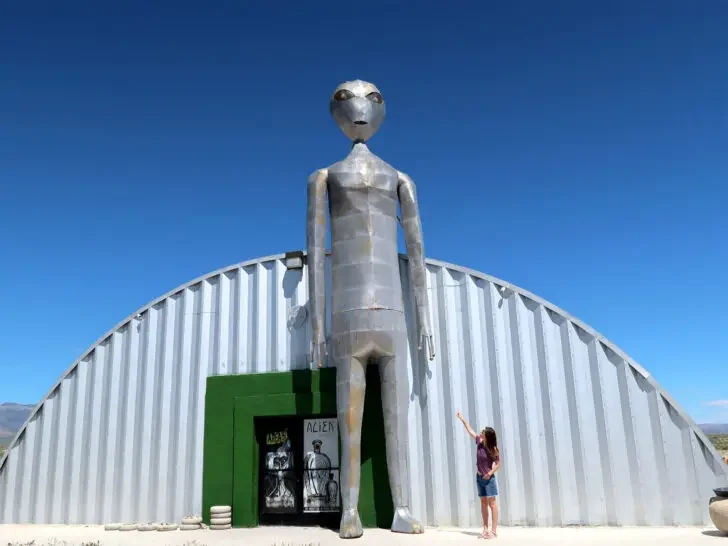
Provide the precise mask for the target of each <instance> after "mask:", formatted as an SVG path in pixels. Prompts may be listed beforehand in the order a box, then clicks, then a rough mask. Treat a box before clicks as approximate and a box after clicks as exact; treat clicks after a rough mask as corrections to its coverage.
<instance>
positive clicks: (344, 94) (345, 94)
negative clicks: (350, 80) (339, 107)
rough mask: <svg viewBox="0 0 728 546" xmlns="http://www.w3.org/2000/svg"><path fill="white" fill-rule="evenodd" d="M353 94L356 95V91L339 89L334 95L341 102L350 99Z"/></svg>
mask: <svg viewBox="0 0 728 546" xmlns="http://www.w3.org/2000/svg"><path fill="white" fill-rule="evenodd" d="M353 96H354V93H352V92H351V91H349V90H348V89H339V90H338V91H337V92H336V94H335V95H334V100H337V101H339V102H341V101H344V100H349V99H350V98H351V97H353Z"/></svg>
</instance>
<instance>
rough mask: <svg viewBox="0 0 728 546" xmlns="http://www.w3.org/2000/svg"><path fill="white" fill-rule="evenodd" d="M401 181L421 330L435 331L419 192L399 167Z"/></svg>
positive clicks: (404, 227)
mask: <svg viewBox="0 0 728 546" xmlns="http://www.w3.org/2000/svg"><path fill="white" fill-rule="evenodd" d="M398 176H399V184H398V187H397V194H398V195H399V205H400V208H401V209H402V229H403V230H404V241H405V245H406V247H407V256H408V258H409V270H410V282H411V283H412V291H413V293H414V296H415V304H416V309H417V320H418V321H419V326H420V329H421V331H424V332H426V334H427V335H431V334H432V330H431V329H430V314H429V302H428V296H427V269H426V268H425V253H424V243H423V241H422V224H421V222H420V212H419V208H418V205H417V192H416V190H415V183H414V182H413V181H412V179H411V178H410V177H409V176H407V175H406V174H404V173H403V172H399V171H398Z"/></svg>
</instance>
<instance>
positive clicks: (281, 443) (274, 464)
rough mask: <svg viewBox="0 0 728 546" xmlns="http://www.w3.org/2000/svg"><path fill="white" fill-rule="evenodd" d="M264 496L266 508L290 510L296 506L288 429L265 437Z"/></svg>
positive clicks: (294, 478)
mask: <svg viewBox="0 0 728 546" xmlns="http://www.w3.org/2000/svg"><path fill="white" fill-rule="evenodd" d="M265 444H266V445H265V451H266V453H265V470H264V477H263V480H264V482H263V483H264V485H263V488H264V497H265V508H266V509H267V510H271V511H284V512H285V511H290V510H295V508H296V493H295V488H296V476H295V474H294V472H293V470H294V468H293V461H294V457H293V451H292V450H291V441H290V439H289V438H288V430H287V429H284V430H275V431H270V432H268V433H267V434H266V437H265Z"/></svg>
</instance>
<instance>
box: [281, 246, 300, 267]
mask: <svg viewBox="0 0 728 546" xmlns="http://www.w3.org/2000/svg"><path fill="white" fill-rule="evenodd" d="M285 260H286V262H285V263H286V269H303V260H304V256H303V252H302V251H300V250H294V251H293V252H286V258H285Z"/></svg>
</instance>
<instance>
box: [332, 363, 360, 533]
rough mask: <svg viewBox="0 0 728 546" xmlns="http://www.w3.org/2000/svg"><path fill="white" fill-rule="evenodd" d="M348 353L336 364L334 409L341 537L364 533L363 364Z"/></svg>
mask: <svg viewBox="0 0 728 546" xmlns="http://www.w3.org/2000/svg"><path fill="white" fill-rule="evenodd" d="M347 352H348V353H349V354H345V355H341V356H340V357H339V358H337V362H336V368H337V369H336V406H337V413H338V419H339V432H340V434H341V466H340V468H341V471H340V475H341V478H340V482H341V504H342V506H341V508H342V510H341V525H340V526H339V536H340V537H341V538H358V537H360V536H362V534H363V533H364V531H363V529H362V526H361V520H360V519H359V510H358V506H359V483H360V477H361V426H362V418H363V416H364V394H365V391H366V365H365V364H364V363H362V362H361V361H360V360H359V359H357V358H356V357H354V356H351V352H350V351H347Z"/></svg>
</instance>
